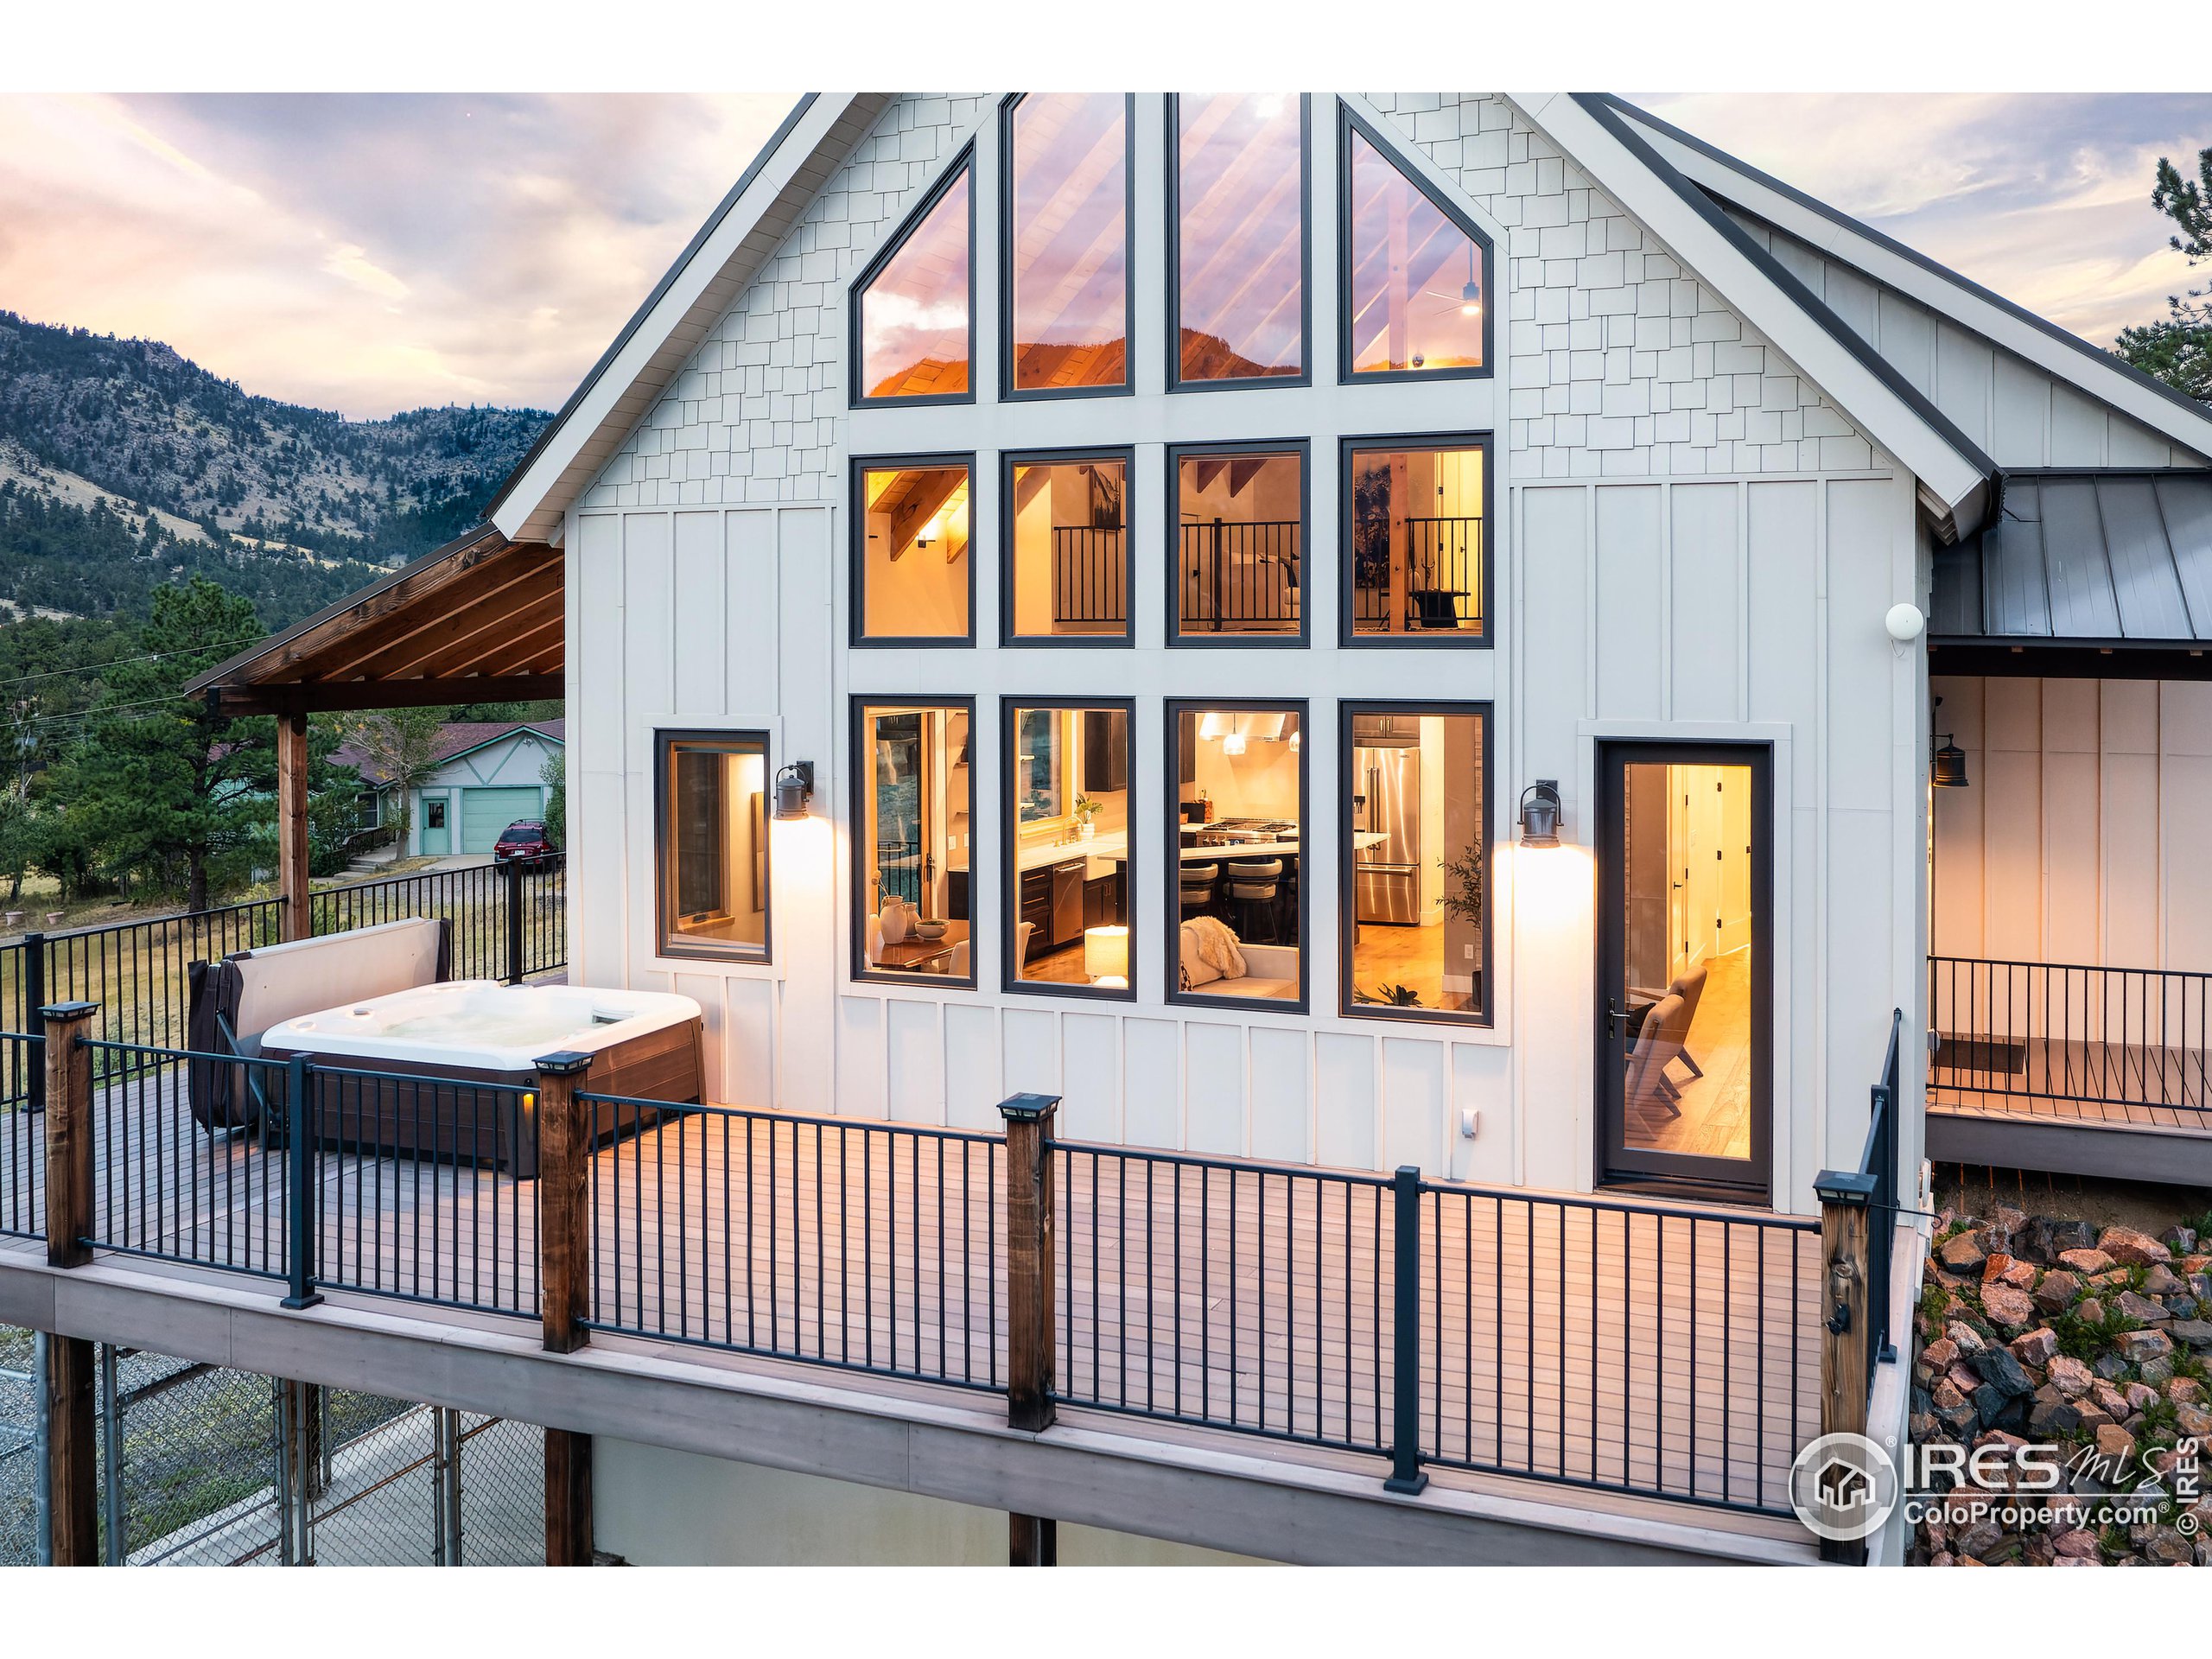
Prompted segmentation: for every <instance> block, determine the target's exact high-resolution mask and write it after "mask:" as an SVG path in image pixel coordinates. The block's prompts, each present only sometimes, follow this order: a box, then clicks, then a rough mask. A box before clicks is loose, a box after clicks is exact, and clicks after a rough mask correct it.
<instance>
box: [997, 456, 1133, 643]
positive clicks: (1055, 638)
mask: <svg viewBox="0 0 2212 1659" xmlns="http://www.w3.org/2000/svg"><path fill="white" fill-rule="evenodd" d="M1084 461H1119V462H1121V463H1122V469H1123V470H1122V618H1123V622H1122V632H1120V633H1118V634H1113V633H1021V632H1017V631H1016V630H1015V626H1014V615H1015V605H1016V597H1017V596H1016V594H1015V593H1014V472H1015V469H1016V468H1018V467H1070V466H1077V465H1080V464H1081V463H1082V462H1084ZM1136 475H1137V458H1136V450H1135V448H1134V447H1133V446H1131V445H1128V444H1114V443H1099V444H1086V445H1079V446H1077V447H1076V448H1060V449H1008V450H1005V451H1003V452H1002V453H1001V455H1000V458H999V644H1000V645H1001V646H1006V647H1009V648H1012V649H1016V650H1021V651H1067V650H1076V651H1102V650H1103V651H1128V650H1129V649H1131V648H1132V647H1134V646H1135V644H1136V639H1137V524H1136V518H1137V514H1136ZM969 487H970V488H971V490H972V488H973V486H972V485H971V486H969Z"/></svg>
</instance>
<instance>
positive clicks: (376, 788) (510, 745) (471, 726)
mask: <svg viewBox="0 0 2212 1659" xmlns="http://www.w3.org/2000/svg"><path fill="white" fill-rule="evenodd" d="M566 724H567V722H566V721H565V720H563V719H561V718H559V717H556V718H554V719H551V720H539V721H456V722H454V723H453V724H451V725H448V726H446V727H444V728H441V730H440V732H439V738H438V742H439V748H440V749H441V751H442V752H443V758H442V759H441V760H440V761H439V763H438V768H437V770H436V771H435V772H432V773H431V774H430V775H429V777H428V778H426V779H423V782H422V783H421V784H419V785H416V787H414V788H413V789H410V791H408V792H407V795H408V798H407V800H406V801H405V802H404V803H402V802H401V801H400V800H399V799H398V798H397V791H396V790H393V789H392V788H391V787H389V786H388V785H385V783H384V781H383V780H382V779H379V778H377V777H375V776H372V772H373V771H374V766H373V764H372V762H370V761H368V760H366V759H365V757H363V756H362V755H361V754H359V752H358V751H354V750H352V749H350V748H341V749H340V751H339V752H338V753H337V754H336V755H335V756H334V759H336V760H339V761H340V763H341V764H344V765H348V766H353V768H354V769H355V770H357V771H359V772H361V774H362V781H363V782H364V783H365V784H367V785H369V786H370V788H369V791H368V793H367V794H366V795H365V796H364V798H363V803H362V815H361V828H363V829H380V828H382V827H384V826H385V825H386V824H391V825H392V827H393V829H394V831H395V835H394V841H395V844H396V845H397V847H398V849H399V853H400V855H401V856H402V857H408V858H415V857H428V858H435V857H442V856H446V855H454V854H470V855H474V854H486V853H489V852H490V851H491V850H492V844H493V842H496V841H497V840H498V839H499V832H500V831H501V830H503V829H505V828H506V827H507V826H508V825H509V824H510V823H514V822H515V821H516V820H517V819H518V818H537V817H543V815H544V811H545V803H546V798H547V796H548V794H549V793H550V790H549V786H548V785H547V784H546V782H545V779H544V771H545V766H546V763H547V762H548V761H549V760H551V759H552V758H553V757H554V756H556V755H557V754H559V753H561V752H562V749H563V729H564V728H565V727H566ZM395 818H397V823H394V819H395Z"/></svg>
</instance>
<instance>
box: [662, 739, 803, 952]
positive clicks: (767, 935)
mask: <svg viewBox="0 0 2212 1659" xmlns="http://www.w3.org/2000/svg"><path fill="white" fill-rule="evenodd" d="M678 744H683V745H686V746H689V747H694V748H700V749H713V750H719V751H721V752H723V753H732V752H741V751H742V750H743V749H745V748H747V747H750V748H757V749H758V751H759V753H760V771H761V779H762V785H763V790H762V792H763V794H764V795H765V796H766V797H767V798H768V802H769V803H771V804H772V800H773V798H774V795H775V777H776V772H775V767H774V765H773V764H772V763H773V760H774V751H773V748H772V746H771V743H770V738H769V734H768V733H767V732H766V731H765V730H761V729H759V728H734V727H733V728H696V727H683V726H668V727H656V728H654V730H653V954H654V955H655V956H656V957H669V958H671V959H674V960H679V961H689V962H724V963H753V964H759V963H772V962H773V961H774V960H775V942H776V903H775V895H776V848H775V836H774V833H773V832H772V830H771V829H769V825H770V824H771V823H773V822H774V817H773V815H772V813H771V812H767V811H764V812H763V814H762V816H761V823H760V832H761V850H760V858H761V876H760V886H761V897H762V899H763V900H764V901H765V902H764V903H763V904H762V906H761V908H760V944H757V945H754V944H726V945H701V944H688V945H686V944H676V943H675V940H676V938H677V934H676V931H675V929H674V928H673V927H671V925H670V923H671V918H672V917H673V914H674V912H672V910H671V908H670V906H671V903H672V901H673V899H674V897H675V895H674V893H672V892H671V890H670V885H669V875H670V865H669V840H668V837H669V830H670V828H671V817H670V804H671V803H670V801H669V797H668V789H669V772H670V770H671V767H670V761H671V759H672V757H673V753H674V751H675V748H676V747H677V745H678Z"/></svg>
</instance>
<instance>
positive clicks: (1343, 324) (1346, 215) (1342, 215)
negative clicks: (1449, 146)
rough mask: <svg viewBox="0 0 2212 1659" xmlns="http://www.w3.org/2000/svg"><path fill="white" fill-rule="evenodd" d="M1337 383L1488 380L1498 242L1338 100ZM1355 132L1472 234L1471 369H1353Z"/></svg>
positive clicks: (1493, 352) (1493, 354)
mask: <svg viewBox="0 0 2212 1659" xmlns="http://www.w3.org/2000/svg"><path fill="white" fill-rule="evenodd" d="M1337 110H1338V123H1337V384H1338V385H1343V386H1380V385H1390V384H1392V383H1393V382H1408V381H1410V382H1419V381H1424V380H1490V379H1495V378H1497V244H1496V243H1494V242H1493V241H1491V238H1490V235H1489V233H1488V232H1485V231H1484V229H1483V228H1482V226H1479V225H1478V224H1476V223H1475V221H1474V220H1473V219H1470V218H1468V217H1467V215H1466V214H1465V213H1464V212H1462V211H1461V210H1460V209H1459V207H1458V206H1457V205H1456V204H1454V203H1452V202H1451V201H1448V200H1439V199H1438V198H1437V196H1436V194H1434V192H1433V190H1432V188H1430V185H1429V183H1428V181H1427V180H1426V179H1424V178H1422V177H1421V171H1420V169H1419V168H1415V167H1414V166H1413V165H1411V163H1410V160H1409V158H1408V156H1407V154H1406V152H1405V149H1403V147H1402V146H1401V145H1398V144H1395V143H1391V142H1390V140H1389V139H1388V138H1385V137H1383V135H1382V133H1380V132H1379V131H1377V130H1376V128H1375V126H1374V125H1373V124H1372V123H1370V122H1368V121H1366V120H1363V118H1361V117H1360V116H1359V115H1358V114H1357V113H1356V112H1355V111H1353V109H1352V107H1351V105H1349V104H1347V103H1345V102H1344V100H1343V99H1338V101H1337ZM1354 132H1357V133H1358V134H1359V136H1360V137H1363V138H1364V139H1366V140H1367V142H1368V143H1370V144H1372V145H1373V146H1374V147H1375V149H1376V150H1378V151H1379V152H1381V154H1382V156H1383V159H1384V160H1385V161H1387V162H1389V163H1390V165H1391V166H1393V167H1395V168H1397V169H1398V172H1399V175H1400V176H1402V178H1403V179H1404V180H1405V181H1406V182H1407V183H1408V184H1410V185H1412V186H1413V188H1414V189H1416V190H1418V191H1419V192H1421V194H1422V195H1423V196H1425V197H1427V199H1428V203H1429V205H1430V206H1431V207H1434V208H1435V209H1436V210H1437V212H1439V213H1442V214H1443V215H1444V216H1445V218H1446V219H1450V220H1451V221H1452V223H1453V224H1454V225H1456V226H1459V228H1460V229H1461V230H1462V231H1464V232H1466V233H1467V235H1469V236H1470V237H1471V238H1474V241H1475V244H1476V245H1477V246H1478V247H1479V248H1481V249H1482V251H1483V360H1482V363H1481V365H1479V366H1478V367H1476V368H1471V369H1465V368H1454V369H1370V370H1369V371H1368V372H1366V373H1364V374H1359V373H1355V372H1353V370H1352V361H1351V358H1352V340H1351V266H1352V246H1351V201H1352V197H1351V135H1352V134H1353V133H1354Z"/></svg>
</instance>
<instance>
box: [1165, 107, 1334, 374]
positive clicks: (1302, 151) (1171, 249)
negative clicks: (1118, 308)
mask: <svg viewBox="0 0 2212 1659" xmlns="http://www.w3.org/2000/svg"><path fill="white" fill-rule="evenodd" d="M1293 96H1294V97H1295V98H1296V99H1298V200H1299V255H1298V257H1299V276H1298V309H1299V327H1300V331H1301V332H1300V346H1299V353H1298V355H1299V364H1300V366H1299V372H1298V373H1297V374H1295V375H1287V374H1278V375H1267V376H1262V377H1258V378H1253V377H1249V376H1248V377H1246V378H1242V379H1236V380H1185V378H1183V205H1182V194H1183V156H1182V144H1181V136H1180V130H1179V121H1178V119H1177V112H1178V109H1179V105H1180V103H1181V100H1182V95H1181V94H1180V93H1179V92H1169V93H1167V94H1166V96H1165V99H1164V100H1163V101H1164V103H1165V105H1166V123H1167V125H1166V150H1165V155H1166V180H1165V184H1166V189H1165V190H1164V192H1163V194H1164V196H1165V198H1166V217H1167V226H1166V251H1167V269H1166V286H1167V390H1168V391H1170V392H1178V391H1255V390H1258V389H1261V388H1264V387H1268V386H1310V385H1313V94H1312V93H1311V92H1297V93H1294V94H1293Z"/></svg>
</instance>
